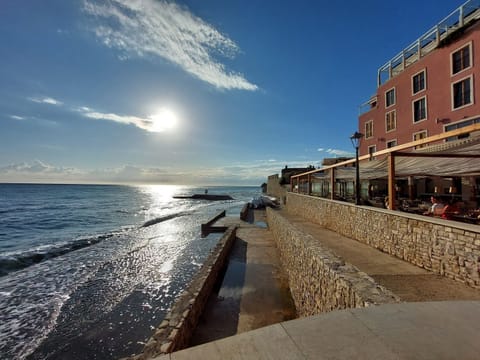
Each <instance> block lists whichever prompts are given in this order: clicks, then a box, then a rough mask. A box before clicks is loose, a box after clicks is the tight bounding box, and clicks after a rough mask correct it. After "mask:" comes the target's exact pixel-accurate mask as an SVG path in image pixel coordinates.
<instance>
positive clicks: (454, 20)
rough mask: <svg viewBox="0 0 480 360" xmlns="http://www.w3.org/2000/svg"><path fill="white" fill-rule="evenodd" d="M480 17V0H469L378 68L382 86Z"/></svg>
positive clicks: (378, 82) (379, 83) (379, 81)
mask: <svg viewBox="0 0 480 360" xmlns="http://www.w3.org/2000/svg"><path fill="white" fill-rule="evenodd" d="M479 18H480V0H469V1H467V2H466V3H464V4H463V5H461V6H460V7H459V8H458V9H456V10H455V11H453V12H452V13H451V14H450V15H448V16H447V17H446V18H445V19H443V20H442V21H440V22H439V23H438V24H437V25H435V26H433V27H432V28H431V29H429V30H428V31H427V32H426V33H425V34H423V35H422V36H420V37H419V38H418V39H417V40H415V41H414V42H413V43H412V44H410V45H409V46H407V47H406V48H405V49H403V50H402V51H401V52H400V53H398V54H397V55H396V56H394V57H393V58H392V59H391V60H390V61H388V62H387V63H386V64H385V65H383V66H381V67H380V68H379V69H378V80H377V85H378V86H380V85H382V84H384V83H385V82H387V81H388V80H390V79H391V78H392V77H394V76H396V75H398V74H399V73H401V72H402V71H403V70H405V68H406V67H408V66H409V65H411V64H413V63H415V62H416V61H418V60H420V59H421V58H422V57H423V56H425V55H426V54H428V53H430V52H431V51H433V50H434V49H436V48H437V47H438V46H439V45H440V44H441V41H442V40H444V39H445V38H447V37H448V36H449V35H450V34H452V33H453V32H455V31H457V30H458V29H460V28H462V27H464V26H465V25H467V24H468V23H469V22H470V21H472V20H476V19H479Z"/></svg>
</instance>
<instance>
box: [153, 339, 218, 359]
mask: <svg viewBox="0 0 480 360" xmlns="http://www.w3.org/2000/svg"><path fill="white" fill-rule="evenodd" d="M170 355H171V360H191V359H208V360H210V359H223V357H222V355H221V354H220V351H219V349H218V348H217V346H216V345H215V342H209V343H206V344H202V345H198V346H194V347H191V348H188V349H185V350H181V351H177V352H174V353H171V354H170ZM162 360H163V359H162ZM165 360H166V359H165Z"/></svg>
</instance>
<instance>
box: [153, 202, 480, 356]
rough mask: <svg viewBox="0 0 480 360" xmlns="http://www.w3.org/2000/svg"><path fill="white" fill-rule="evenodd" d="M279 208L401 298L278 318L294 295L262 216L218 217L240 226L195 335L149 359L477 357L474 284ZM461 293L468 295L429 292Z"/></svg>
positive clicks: (478, 306) (478, 310) (479, 313)
mask: <svg viewBox="0 0 480 360" xmlns="http://www.w3.org/2000/svg"><path fill="white" fill-rule="evenodd" d="M282 215H283V216H285V217H286V218H287V219H288V220H289V221H291V222H292V223H293V224H294V225H296V226H298V227H299V228H300V229H302V231H304V232H306V233H308V234H310V235H312V236H313V237H314V238H316V239H317V240H318V241H319V242H321V243H322V244H323V245H324V246H325V247H329V248H330V249H331V250H332V251H333V252H335V253H336V254H337V255H338V256H340V257H342V258H343V259H344V260H345V261H346V262H349V263H351V264H352V265H354V266H356V267H357V268H359V269H360V270H361V271H363V272H365V273H367V274H369V275H370V276H371V277H373V278H374V279H375V280H376V281H377V282H378V283H379V284H381V285H383V286H385V287H387V288H388V289H390V290H391V291H393V292H394V293H395V294H397V295H398V296H400V298H401V299H402V300H404V301H408V302H405V303H400V304H387V305H381V306H372V307H369V308H361V309H348V310H342V311H333V312H330V313H326V314H322V315H318V316H312V317H307V318H302V319H296V320H291V321H283V322H281V321H282V320H285V317H288V316H290V317H291V316H293V313H292V312H291V311H290V310H285V309H288V308H289V306H290V305H292V304H291V299H289V298H288V297H287V296H286V295H285V292H287V293H288V288H286V286H287V287H288V283H286V277H285V275H284V273H283V271H282V269H281V265H280V263H279V260H278V253H277V250H276V247H275V245H274V242H273V239H272V238H271V234H270V232H269V231H267V229H266V228H263V226H262V221H264V218H262V216H263V213H262V212H257V213H256V219H255V221H254V224H246V223H241V222H239V221H238V220H235V219H232V218H225V219H223V220H222V221H221V224H219V225H228V224H231V223H232V222H233V223H238V224H239V225H240V228H239V230H238V235H237V237H238V239H237V243H236V245H235V247H234V250H233V252H232V256H231V258H230V263H229V268H228V269H227V272H226V274H225V279H224V283H223V284H222V287H221V288H220V289H219V292H218V295H217V296H216V297H215V296H214V297H212V302H211V303H210V304H209V307H208V308H207V311H206V312H205V316H204V321H203V323H201V324H200V326H199V328H198V331H197V334H196V335H195V336H194V343H193V345H195V344H202V345H198V346H193V347H191V348H188V349H185V350H182V351H179V352H175V353H172V354H168V355H163V356H160V357H158V358H157V359H159V360H166V359H172V360H180V359H387V360H388V359H432V360H433V359H467V360H468V359H478V358H479V354H480V341H478V340H479V339H480V337H479V335H478V328H479V326H478V324H480V301H476V300H477V299H480V291H479V290H476V289H472V288H470V287H468V286H466V285H463V284H461V283H458V282H455V281H453V280H450V279H447V278H444V277H441V276H438V275H435V274H432V273H430V272H428V271H426V270H424V269H420V268H418V267H416V266H414V265H411V264H409V263H407V262H404V261H402V260H399V259H397V258H395V257H393V256H391V255H388V254H386V253H383V252H381V251H379V250H376V249H373V248H371V247H369V246H367V245H364V244H362V243H359V242H357V241H355V240H352V239H348V238H345V237H343V236H340V235H338V234H337V233H335V232H332V231H329V230H326V229H323V228H321V227H320V226H318V225H315V224H312V223H310V222H307V221H304V220H303V219H302V218H300V217H297V216H294V215H291V214H288V213H285V212H283V211H282ZM263 225H264V224H263ZM465 299H469V300H475V301H437V300H465ZM432 300H435V301H434V302H432ZM415 301H424V302H415ZM289 304H290V305H289ZM282 317H283V319H282ZM274 323H276V324H275V325H269V324H274ZM267 325H269V326H267ZM262 326H263V327H262ZM258 327H261V328H258ZM256 328H258V329H256ZM225 329H227V331H225ZM252 329H256V330H252ZM249 330H252V331H249ZM212 334H213V336H212ZM235 334H236V335H235ZM229 335H235V336H230V337H225V336H229ZM216 339H217V340H216ZM213 340H216V341H213ZM208 341H211V342H208Z"/></svg>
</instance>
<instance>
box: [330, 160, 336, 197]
mask: <svg viewBox="0 0 480 360" xmlns="http://www.w3.org/2000/svg"><path fill="white" fill-rule="evenodd" d="M330 199H331V200H334V199H335V168H333V167H332V168H331V169H330Z"/></svg>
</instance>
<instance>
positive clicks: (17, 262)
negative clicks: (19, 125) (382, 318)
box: [0, 184, 261, 360]
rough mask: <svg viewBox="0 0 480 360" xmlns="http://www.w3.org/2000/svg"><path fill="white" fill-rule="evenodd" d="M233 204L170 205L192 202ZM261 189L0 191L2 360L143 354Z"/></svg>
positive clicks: (8, 187)
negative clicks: (215, 197)
mask: <svg viewBox="0 0 480 360" xmlns="http://www.w3.org/2000/svg"><path fill="white" fill-rule="evenodd" d="M206 189H207V190H208V193H209V194H228V195H230V196H231V197H232V198H233V199H234V200H224V201H207V200H193V199H175V198H174V197H173V196H175V195H179V196H182V195H183V196H184V195H191V194H194V193H204V192H205V190H206ZM260 193H261V189H260V187H208V188H205V187H192V186H176V185H148V186H120V185H118V186H117V185H44V184H0V359H69V360H70V359H71V360H75V359H79V360H80V359H119V358H121V357H126V356H130V355H133V354H137V353H139V352H141V351H142V349H143V347H144V345H145V343H146V342H147V340H148V339H149V338H150V336H151V335H152V334H153V332H154V330H155V328H156V327H157V326H158V325H159V324H160V323H161V321H162V319H163V318H164V316H165V315H166V313H167V312H168V310H169V309H170V308H171V306H172V305H173V303H174V301H175V298H176V297H177V296H178V294H179V293H180V292H181V291H182V290H184V289H185V288H186V286H187V285H188V283H189V281H190V280H191V279H192V276H193V275H194V274H195V273H196V272H197V271H198V270H199V268H200V267H201V266H202V264H203V262H204V261H205V259H206V258H207V256H208V254H209V253H210V252H211V250H212V248H213V247H214V246H215V245H216V243H217V242H218V240H219V238H220V237H221V234H211V235H208V236H207V237H203V238H202V236H201V231H200V225H201V224H202V223H205V222H207V221H208V220H210V219H211V218H212V217H214V216H215V215H216V214H218V213H219V212H220V211H223V210H226V212H227V216H239V213H240V211H241V208H242V207H243V205H244V204H245V203H246V202H249V201H250V200H251V199H252V198H255V197H258V196H259V195H260Z"/></svg>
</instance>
